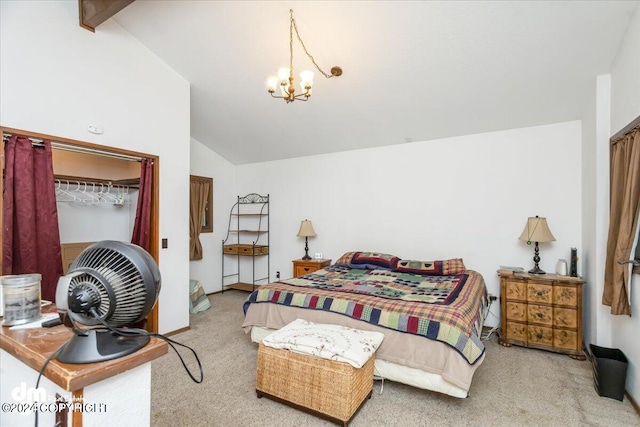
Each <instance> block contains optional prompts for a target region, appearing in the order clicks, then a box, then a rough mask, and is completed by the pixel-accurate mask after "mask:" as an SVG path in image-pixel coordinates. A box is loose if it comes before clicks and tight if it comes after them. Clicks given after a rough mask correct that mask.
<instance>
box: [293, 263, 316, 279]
mask: <svg viewBox="0 0 640 427" xmlns="http://www.w3.org/2000/svg"><path fill="white" fill-rule="evenodd" d="M316 270H318V268H317V267H305V266H301V265H296V268H295V270H294V273H293V277H300V276H304V275H305V274H310V273H313V272H314V271H316Z"/></svg>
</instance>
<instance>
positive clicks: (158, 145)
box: [0, 1, 190, 332]
mask: <svg viewBox="0 0 640 427" xmlns="http://www.w3.org/2000/svg"><path fill="white" fill-rule="evenodd" d="M0 15H1V24H2V25H1V34H0V55H1V56H0V92H1V93H2V99H1V101H0V124H2V125H3V126H8V127H13V128H18V129H25V130H30V131H34V132H40V133H45V134H50V135H55V136H60V137H65V138H71V139H77V140H82V141H88V142H92V143H96V144H100V145H105V146H113V147H119V148H125V149H130V150H134V151H139V152H143V153H148V154H153V155H158V156H160V176H159V177H158V179H159V180H160V237H161V238H168V239H169V247H168V249H162V250H161V251H160V260H159V265H160V269H161V273H162V279H163V280H162V290H161V293H160V319H159V323H160V325H159V327H160V331H161V332H169V331H172V330H176V329H180V328H183V327H186V326H188V324H189V312H188V303H187V301H188V297H189V288H188V280H189V262H188V258H189V257H188V244H189V241H188V235H189V230H188V224H189V222H188V203H189V196H188V194H189V191H188V188H189V139H190V137H189V113H190V111H189V84H188V83H187V82H186V81H185V80H184V79H183V78H181V77H180V76H178V75H177V74H176V73H175V72H173V71H172V70H171V69H169V68H168V67H167V66H166V65H165V64H164V63H163V62H161V61H160V60H159V59H158V58H157V57H155V56H154V55H153V54H151V52H150V51H149V50H148V49H147V48H145V47H144V46H143V45H141V44H140V43H139V42H138V41H137V40H136V39H134V38H133V37H132V36H131V35H130V34H129V33H127V32H126V31H125V30H124V29H122V28H121V27H120V26H119V25H117V24H116V23H115V22H114V21H113V20H108V21H107V22H105V23H104V24H102V25H101V26H100V27H99V28H98V30H97V31H96V33H95V34H94V33H91V32H89V31H87V30H84V29H82V28H80V27H79V25H78V4H77V2H70V1H28V2H23V1H2V2H0ZM90 123H91V124H97V125H100V126H102V127H103V128H104V133H103V134H102V135H94V134H90V133H88V132H87V125H88V124H90Z"/></svg>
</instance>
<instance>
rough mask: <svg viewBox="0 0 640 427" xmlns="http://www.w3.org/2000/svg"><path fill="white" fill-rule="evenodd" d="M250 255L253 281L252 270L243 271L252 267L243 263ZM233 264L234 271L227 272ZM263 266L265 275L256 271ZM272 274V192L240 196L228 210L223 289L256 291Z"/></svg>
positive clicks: (224, 243) (223, 251)
mask: <svg viewBox="0 0 640 427" xmlns="http://www.w3.org/2000/svg"><path fill="white" fill-rule="evenodd" d="M248 258H250V259H251V267H250V270H251V280H250V281H249V280H247V276H248V274H249V272H248V271H244V272H243V270H247V269H248V268H249V267H248V265H243V264H248V263H246V262H243V260H245V261H246V260H247V259H248ZM261 260H264V261H262V262H260V261H261ZM257 261H258V262H257ZM265 263H266V267H265V266H264V265H263V264H265ZM257 264H260V265H257ZM233 266H235V272H232V273H226V274H225V271H227V270H228V269H231V268H232V267H233ZM264 270H266V273H267V275H266V276H264V277H259V276H261V274H256V271H258V272H264ZM269 277H270V265H269V195H268V194H267V195H266V196H261V195H259V194H256V193H251V194H247V195H246V196H244V197H240V196H238V200H237V202H236V203H235V204H234V205H233V207H232V208H231V212H229V227H228V229H227V236H226V237H225V239H224V240H223V241H222V292H224V291H225V290H226V289H236V290H240V291H247V292H253V291H254V290H255V288H256V286H260V283H261V282H264V283H265V284H266V283H269V281H270V280H269Z"/></svg>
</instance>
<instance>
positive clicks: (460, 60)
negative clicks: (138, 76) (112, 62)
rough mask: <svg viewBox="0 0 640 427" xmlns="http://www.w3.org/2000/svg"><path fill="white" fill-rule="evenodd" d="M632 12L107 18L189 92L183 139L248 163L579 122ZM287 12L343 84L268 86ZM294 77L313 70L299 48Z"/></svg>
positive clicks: (194, 8) (628, 4)
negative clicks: (187, 136) (309, 92)
mask: <svg viewBox="0 0 640 427" xmlns="http://www.w3.org/2000/svg"><path fill="white" fill-rule="evenodd" d="M638 4H639V2H638V1H510V2H507V1H489V2H483V1H469V2H463V1H442V2H440V1H289V2H283V1H261V2H254V1H135V2H134V3H133V4H131V5H129V6H128V7H126V8H125V9H124V10H122V11H120V12H119V13H118V14H117V15H116V16H115V17H114V19H115V20H116V21H117V22H118V23H119V24H120V25H121V26H122V27H124V28H125V29H126V30H127V31H129V32H130V33H131V34H132V35H133V36H134V37H136V38H137V39H138V40H139V41H140V42H141V43H143V44H144V45H145V46H147V47H148V48H149V49H150V50H151V51H153V52H154V53H155V54H156V55H157V56H158V57H159V58H160V59H162V60H163V61H164V62H165V63H166V64H167V65H168V66H169V67H171V68H172V69H174V70H175V71H176V72H177V73H179V74H180V75H182V76H183V77H184V78H185V79H186V80H187V81H189V82H190V84H191V136H192V137H193V138H195V139H196V140H198V141H200V142H201V143H203V144H205V145H207V146H208V147H210V148H211V149H213V150H214V151H216V152H217V153H218V154H220V155H221V156H223V157H225V158H226V159H228V160H229V161H231V162H233V163H235V164H245V163H253V162H262V161H269V160H276V159H283V158H291V157H300V156H307V155H313V154H321V153H330V152H336V151H344V150H354V149H361V148H367V147H376V146H383V145H393V144H402V143H406V142H411V141H425V140H431V139H436V138H446V137H452V136H459V135H466V134H476V133H483V132H490V131H497V130H504V129H512V128H519V127H527V126H536V125H542V124H549V123H557V122H563V121H569V120H576V119H580V118H581V117H582V114H583V110H584V108H585V106H586V105H588V102H589V99H590V98H591V97H593V96H594V93H595V77H596V76H597V75H600V74H606V73H608V72H609V71H610V65H611V62H612V60H613V59H614V57H615V54H616V51H617V48H618V46H619V45H620V43H621V40H622V39H623V37H624V33H625V30H626V28H627V26H628V24H629V22H630V20H631V17H632V16H633V13H634V12H635V11H636V10H637V9H638ZM289 9H294V11H295V12H294V16H295V18H296V21H297V26H298V29H299V31H300V35H301V37H302V39H303V41H304V42H305V45H306V46H307V48H308V50H309V52H310V53H311V54H312V55H313V56H314V58H315V60H316V62H317V63H318V65H319V66H320V67H321V68H323V69H324V70H325V71H327V72H328V70H329V69H330V68H331V67H332V66H334V65H339V66H341V67H342V69H343V70H344V74H343V75H342V76H341V77H337V78H332V79H325V78H324V77H323V76H322V75H320V74H319V73H317V72H316V77H315V79H314V88H313V96H312V97H311V98H310V100H309V101H308V102H302V101H295V102H293V103H291V104H285V102H284V101H282V100H277V99H273V98H271V97H270V96H269V94H268V93H267V91H266V85H265V80H266V77H267V76H268V75H271V74H275V72H276V70H277V69H278V68H280V67H283V66H286V65H288V61H289ZM97 31H99V29H98V30H97ZM294 37H295V36H294ZM294 69H295V71H296V73H299V72H300V71H302V70H303V69H313V65H312V63H311V62H310V61H309V60H308V59H307V58H306V56H305V55H304V52H303V51H302V49H301V48H300V47H299V45H296V44H294ZM314 71H315V70H314ZM296 78H297V76H296Z"/></svg>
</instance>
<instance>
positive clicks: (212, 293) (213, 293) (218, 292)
mask: <svg viewBox="0 0 640 427" xmlns="http://www.w3.org/2000/svg"><path fill="white" fill-rule="evenodd" d="M220 293H222V291H214V292H209V293H208V294H207V296H209V295H215V294H220Z"/></svg>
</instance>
